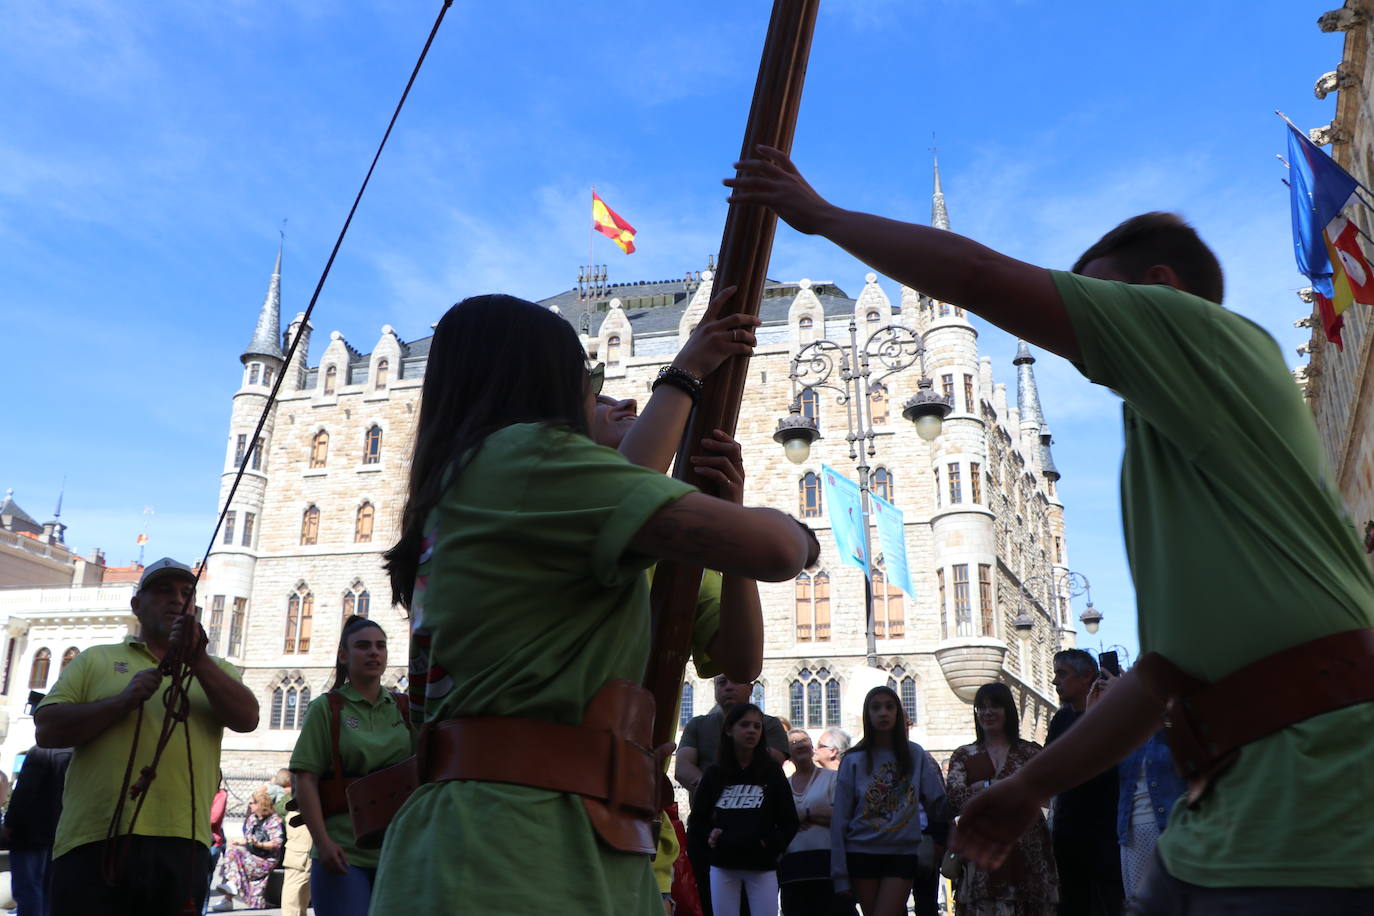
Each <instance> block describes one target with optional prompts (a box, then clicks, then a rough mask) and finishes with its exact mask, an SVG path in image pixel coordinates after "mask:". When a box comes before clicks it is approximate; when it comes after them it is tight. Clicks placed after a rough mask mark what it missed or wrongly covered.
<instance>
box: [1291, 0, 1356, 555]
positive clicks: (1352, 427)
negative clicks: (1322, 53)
mask: <svg viewBox="0 0 1374 916" xmlns="http://www.w3.org/2000/svg"><path fill="white" fill-rule="evenodd" d="M1318 26H1319V27H1320V28H1321V29H1322V31H1325V32H1344V33H1345V43H1344V49H1343V53H1342V55H1341V62H1340V65H1339V66H1338V67H1337V68H1336V69H1335V70H1334V71H1333V72H1331V73H1327V74H1325V75H1323V76H1322V77H1321V78H1320V79H1319V80H1318V81H1317V85H1316V94H1317V97H1318V98H1324V97H1325V96H1326V95H1327V94H1328V93H1330V92H1332V91H1335V92H1337V97H1336V116H1335V118H1334V119H1333V120H1332V122H1331V123H1330V124H1329V125H1327V126H1326V127H1324V128H1320V129H1319V130H1316V131H1313V132H1312V133H1313V141H1314V142H1316V143H1319V144H1330V153H1331V157H1332V158H1333V159H1335V160H1336V162H1337V163H1339V164H1340V165H1341V166H1342V167H1343V168H1344V169H1345V170H1346V171H1347V172H1349V173H1350V174H1351V175H1353V176H1354V177H1355V178H1356V179H1358V180H1359V181H1360V182H1362V183H1363V184H1364V185H1365V186H1366V187H1370V186H1374V118H1372V117H1371V111H1370V107H1369V102H1368V100H1369V98H1370V95H1371V93H1374V68H1371V67H1370V66H1369V53H1370V47H1371V43H1372V42H1374V3H1371V2H1370V0H1347V2H1346V3H1345V5H1344V7H1342V8H1341V9H1338V10H1333V11H1331V12H1329V13H1327V14H1325V15H1324V16H1322V17H1321V19H1320V20H1319V21H1318ZM1366 196H1367V195H1366ZM1345 215H1346V216H1347V217H1348V218H1349V219H1351V220H1352V221H1354V222H1355V223H1357V224H1358V225H1359V227H1360V229H1361V230H1362V231H1363V232H1364V234H1365V239H1366V241H1365V242H1364V243H1363V248H1364V251H1365V254H1366V256H1367V257H1368V256H1370V255H1371V254H1374V247H1371V246H1370V244H1369V243H1368V241H1367V240H1368V238H1370V237H1374V213H1371V211H1370V209H1369V208H1368V207H1367V206H1362V205H1352V206H1350V207H1347V208H1346V211H1345ZM1308 299H1309V301H1310V294H1308ZM1343 317H1344V319H1345V326H1344V328H1343V330H1342V334H1341V337H1342V342H1343V345H1344V346H1343V347H1342V348H1337V347H1336V346H1334V345H1333V344H1331V343H1328V342H1327V340H1326V338H1325V336H1324V334H1323V333H1322V329H1321V321H1320V319H1319V318H1318V317H1317V316H1316V314H1315V312H1314V313H1313V314H1312V315H1311V316H1310V317H1308V318H1304V319H1302V320H1301V321H1299V322H1298V325H1299V326H1304V325H1305V326H1309V327H1311V328H1312V329H1313V332H1312V339H1311V341H1310V342H1309V343H1308V344H1307V345H1306V347H1305V348H1303V349H1304V350H1305V351H1306V352H1307V353H1308V354H1309V355H1310V360H1309V362H1308V363H1307V365H1305V366H1302V367H1300V368H1299V369H1298V372H1297V375H1298V378H1299V381H1300V382H1301V383H1302V384H1303V387H1304V390H1305V392H1306V394H1307V397H1308V402H1309V403H1310V404H1311V406H1312V412H1313V413H1314V414H1315V415H1316V419H1317V428H1318V430H1319V431H1320V433H1321V438H1322V444H1323V445H1324V446H1325V449H1326V454H1327V460H1328V462H1329V465H1330V468H1331V471H1332V473H1333V474H1334V475H1335V483H1336V487H1337V489H1338V490H1339V491H1340V493H1341V495H1342V497H1343V498H1344V500H1345V506H1346V509H1347V511H1348V512H1349V513H1350V518H1351V520H1352V521H1353V522H1354V524H1355V525H1356V527H1357V529H1358V530H1359V531H1360V533H1361V534H1362V535H1363V536H1364V537H1365V544H1366V548H1367V549H1368V550H1369V551H1370V553H1371V556H1370V560H1371V562H1372V563H1374V333H1371V329H1374V309H1371V308H1370V307H1369V306H1364V305H1358V304H1357V305H1353V306H1351V307H1350V308H1349V309H1347V310H1346V311H1345V313H1344V315H1343ZM1300 352H1301V351H1300Z"/></svg>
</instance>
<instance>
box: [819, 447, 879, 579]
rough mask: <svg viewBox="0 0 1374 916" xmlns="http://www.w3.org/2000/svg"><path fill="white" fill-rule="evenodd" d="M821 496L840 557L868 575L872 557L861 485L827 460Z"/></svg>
mask: <svg viewBox="0 0 1374 916" xmlns="http://www.w3.org/2000/svg"><path fill="white" fill-rule="evenodd" d="M821 496H822V498H823V499H824V501H825V505H826V509H827V511H828V513H829V515H830V530H831V532H832V533H833V534H834V535H835V545H836V546H837V547H838V548H839V550H840V559H841V560H843V561H844V562H845V563H848V564H849V565H851V566H857V567H859V569H861V570H863V574H864V575H865V576H867V575H868V567H869V558H868V552H867V551H866V550H865V549H864V530H863V525H864V514H863V497H862V495H861V494H860V492H859V485H858V484H856V483H854V481H852V480H849V479H848V478H846V477H845V476H844V475H843V474H839V473H837V472H836V471H835V469H834V468H832V467H830V466H829V465H827V464H823V465H821Z"/></svg>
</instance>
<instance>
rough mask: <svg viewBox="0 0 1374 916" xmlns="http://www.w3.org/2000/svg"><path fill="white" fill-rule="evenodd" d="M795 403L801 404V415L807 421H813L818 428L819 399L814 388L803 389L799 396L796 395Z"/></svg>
mask: <svg viewBox="0 0 1374 916" xmlns="http://www.w3.org/2000/svg"><path fill="white" fill-rule="evenodd" d="M797 401H798V402H799V403H800V404H801V415H802V416H803V417H806V418H807V419H808V420H815V421H816V425H817V426H819V425H820V422H821V399H820V396H819V395H818V394H816V389H814V388H803V389H802V390H801V394H799V395H797Z"/></svg>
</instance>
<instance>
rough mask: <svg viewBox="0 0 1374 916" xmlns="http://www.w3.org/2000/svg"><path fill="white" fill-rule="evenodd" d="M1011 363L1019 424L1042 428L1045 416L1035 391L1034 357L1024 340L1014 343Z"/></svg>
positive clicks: (1038, 395)
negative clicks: (1013, 356)
mask: <svg viewBox="0 0 1374 916" xmlns="http://www.w3.org/2000/svg"><path fill="white" fill-rule="evenodd" d="M1011 362H1012V365H1013V366H1015V367H1016V410H1017V412H1018V413H1020V415H1021V423H1022V424H1034V425H1035V426H1039V427H1041V428H1043V427H1044V425H1045V415H1044V414H1043V413H1042V412H1041V410H1040V393H1039V392H1038V391H1036V389H1035V370H1033V369H1031V364H1033V363H1034V362H1035V357H1034V356H1031V352H1030V347H1028V346H1026V342H1025V341H1024V340H1018V341H1017V342H1016V359H1014V360H1012V361H1011Z"/></svg>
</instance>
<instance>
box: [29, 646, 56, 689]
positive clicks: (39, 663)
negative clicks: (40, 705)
mask: <svg viewBox="0 0 1374 916" xmlns="http://www.w3.org/2000/svg"><path fill="white" fill-rule="evenodd" d="M51 665H52V653H51V652H49V651H48V650H47V649H39V650H38V651H37V652H35V653H33V666H32V667H31V668H29V689H30V690H42V689H43V688H45V687H47V686H48V668H49V667H50V666H51Z"/></svg>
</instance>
